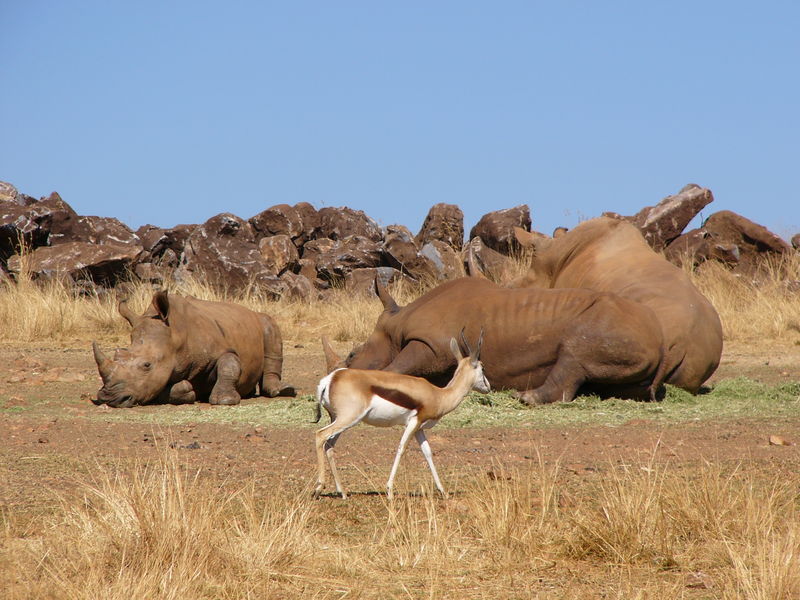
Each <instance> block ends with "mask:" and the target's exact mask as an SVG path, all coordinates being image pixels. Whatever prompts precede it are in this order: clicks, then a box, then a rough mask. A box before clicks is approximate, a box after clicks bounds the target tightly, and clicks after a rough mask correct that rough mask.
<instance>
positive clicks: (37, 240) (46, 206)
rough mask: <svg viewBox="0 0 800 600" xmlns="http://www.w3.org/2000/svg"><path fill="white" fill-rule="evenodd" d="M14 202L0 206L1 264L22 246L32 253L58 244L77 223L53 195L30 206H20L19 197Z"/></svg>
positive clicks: (75, 216)
mask: <svg viewBox="0 0 800 600" xmlns="http://www.w3.org/2000/svg"><path fill="white" fill-rule="evenodd" d="M6 193H7V194H8V197H11V196H12V195H13V193H14V192H12V191H11V190H9V189H6ZM15 198H16V200H17V201H14V202H11V201H8V202H0V262H2V261H5V260H6V259H8V258H9V257H10V256H12V255H13V254H16V253H18V252H19V251H20V249H21V247H22V246H25V247H26V248H28V249H33V248H38V247H39V246H47V245H52V244H53V243H58V242H59V241H60V240H61V239H62V238H63V237H64V232H65V231H68V230H69V229H70V228H71V227H72V225H73V223H74V222H75V221H77V219H78V215H77V213H76V212H75V211H74V210H72V208H71V207H70V206H69V205H68V204H67V203H66V202H64V201H63V200H62V199H61V197H60V196H59V195H58V194H57V193H56V192H53V193H52V194H50V196H48V197H47V198H42V199H41V200H38V201H35V202H33V203H30V204H20V203H19V202H18V201H19V198H20V195H19V193H17V195H16V197H15Z"/></svg>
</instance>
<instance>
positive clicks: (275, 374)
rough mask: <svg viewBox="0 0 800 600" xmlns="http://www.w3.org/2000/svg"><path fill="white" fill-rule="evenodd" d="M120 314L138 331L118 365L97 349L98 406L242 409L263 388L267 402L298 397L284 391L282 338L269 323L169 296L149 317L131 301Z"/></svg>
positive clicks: (224, 306) (238, 309) (230, 307)
mask: <svg viewBox="0 0 800 600" xmlns="http://www.w3.org/2000/svg"><path fill="white" fill-rule="evenodd" d="M118 308H119V313H120V314H121V315H122V316H123V317H124V318H125V319H126V320H127V321H128V322H129V323H130V324H131V327H133V330H132V331H131V345H130V348H127V349H120V350H117V351H116V353H115V355H114V358H113V359H111V358H108V357H107V356H106V355H105V354H104V353H103V352H102V351H101V350H100V347H99V346H98V345H97V342H92V348H93V350H94V358H95V361H96V362H97V368H98V370H99V371H100V377H101V378H102V380H103V387H101V388H100V390H99V391H98V392H97V398H96V399H95V400H94V403H95V404H108V405H109V406H113V407H131V406H136V405H139V404H146V403H148V402H153V401H159V402H169V403H176V404H178V403H190V402H195V401H208V402H210V403H211V404H238V403H239V401H240V400H241V398H242V396H249V395H252V394H254V393H255V391H256V386H257V385H258V386H259V388H260V390H259V391H260V393H261V395H263V396H270V397H271V396H276V395H278V394H279V393H281V392H283V393H291V388H284V389H283V390H282V389H281V368H282V366H283V346H282V340H281V333H280V330H279V329H278V326H277V324H276V323H275V321H274V320H273V319H272V318H271V317H270V316H268V315H265V314H262V313H257V312H253V311H251V310H249V309H247V308H245V307H243V306H240V305H238V304H232V303H229V302H209V301H206V300H198V299H197V298H193V297H191V296H187V297H182V296H177V295H174V294H170V295H168V294H167V292H165V291H162V292H157V293H156V294H154V295H153V301H152V304H151V305H150V306H149V307H148V308H147V310H145V312H144V313H143V314H141V315H136V314H134V313H133V311H131V309H130V308H129V307H128V305H127V303H126V302H124V301H122V302H120V303H119V307H118Z"/></svg>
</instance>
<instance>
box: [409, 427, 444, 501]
mask: <svg viewBox="0 0 800 600" xmlns="http://www.w3.org/2000/svg"><path fill="white" fill-rule="evenodd" d="M414 437H415V438H416V439H417V443H418V444H419V449H420V450H422V455H423V456H424V457H425V460H426V461H428V467H429V468H430V470H431V475H433V482H434V483H435V484H436V489H437V490H439V492H440V493H441V494H442V496H444V497H445V498H447V492H445V491H444V486H442V482H441V480H440V479H439V473H437V472H436V465H434V464H433V452H432V451H431V445H430V444H429V443H428V438H427V437H426V436H425V430H424V429H418V430H417V432H416V433H415V434H414Z"/></svg>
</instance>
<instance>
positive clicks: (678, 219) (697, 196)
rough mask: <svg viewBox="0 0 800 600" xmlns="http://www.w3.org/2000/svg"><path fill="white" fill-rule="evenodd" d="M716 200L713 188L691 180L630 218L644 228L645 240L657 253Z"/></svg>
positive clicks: (642, 230)
mask: <svg viewBox="0 0 800 600" xmlns="http://www.w3.org/2000/svg"><path fill="white" fill-rule="evenodd" d="M713 201H714V196H713V195H712V194H711V190H709V189H707V188H702V187H700V186H699V185H697V184H694V183H690V184H688V185H685V186H684V187H683V188H682V189H681V191H680V192H678V193H677V194H675V195H674V196H667V197H666V198H664V199H663V200H661V202H659V203H658V204H656V205H655V206H646V207H645V208H643V209H642V210H640V211H639V212H638V213H636V215H634V216H633V217H629V218H628V219H627V220H629V221H631V222H632V223H633V224H634V225H636V226H637V227H638V228H639V229H640V230H641V232H642V235H643V236H644V239H646V240H647V242H648V243H649V244H650V246H651V247H652V248H653V250H655V251H656V252H658V251H660V250H663V249H664V248H666V247H667V246H668V245H669V243H670V242H671V241H672V240H674V239H676V238H677V237H678V236H679V235H680V234H681V233H682V232H683V230H684V229H686V226H687V225H688V224H689V222H690V221H691V220H692V219H694V218H695V216H697V214H698V213H699V212H700V211H701V210H702V209H703V208H704V207H705V206H707V205H708V204H709V203H711V202H713Z"/></svg>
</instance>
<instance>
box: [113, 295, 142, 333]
mask: <svg viewBox="0 0 800 600" xmlns="http://www.w3.org/2000/svg"><path fill="white" fill-rule="evenodd" d="M117 310H118V311H119V314H121V315H122V316H123V317H124V318H125V320H126V321H127V322H128V323H130V324H131V327H135V326H136V322H137V321H138V320H139V315H137V314H134V312H133V311H132V310H131V309H130V307H129V306H128V299H127V298H123V299H122V300H120V301H119V303H118V304H117Z"/></svg>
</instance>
